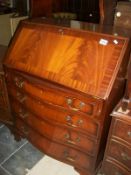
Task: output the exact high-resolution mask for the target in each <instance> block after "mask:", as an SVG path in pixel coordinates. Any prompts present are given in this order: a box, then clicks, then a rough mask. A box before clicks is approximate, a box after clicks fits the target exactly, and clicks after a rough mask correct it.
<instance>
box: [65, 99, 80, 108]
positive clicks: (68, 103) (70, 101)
mask: <svg viewBox="0 0 131 175" xmlns="http://www.w3.org/2000/svg"><path fill="white" fill-rule="evenodd" d="M72 104H73V100H72V99H71V98H68V99H67V105H68V107H69V109H71V110H73V111H79V110H80V109H78V108H74V107H73V106H72Z"/></svg>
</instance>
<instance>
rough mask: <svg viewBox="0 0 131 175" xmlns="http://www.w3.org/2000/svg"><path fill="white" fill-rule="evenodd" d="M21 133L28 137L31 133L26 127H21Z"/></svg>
mask: <svg viewBox="0 0 131 175" xmlns="http://www.w3.org/2000/svg"><path fill="white" fill-rule="evenodd" d="M21 131H22V132H23V134H25V135H26V136H28V134H29V131H28V129H27V128H26V127H25V126H22V127H21Z"/></svg>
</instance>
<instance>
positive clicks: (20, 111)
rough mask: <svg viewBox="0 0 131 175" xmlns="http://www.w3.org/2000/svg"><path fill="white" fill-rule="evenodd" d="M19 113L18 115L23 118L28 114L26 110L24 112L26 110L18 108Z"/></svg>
mask: <svg viewBox="0 0 131 175" xmlns="http://www.w3.org/2000/svg"><path fill="white" fill-rule="evenodd" d="M19 115H20V117H21V118H23V119H25V118H27V117H28V115H29V114H28V112H26V111H24V110H22V109H20V110H19Z"/></svg>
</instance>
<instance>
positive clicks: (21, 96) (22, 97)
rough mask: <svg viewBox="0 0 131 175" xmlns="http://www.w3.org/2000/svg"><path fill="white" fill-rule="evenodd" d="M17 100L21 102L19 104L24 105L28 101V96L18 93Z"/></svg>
mask: <svg viewBox="0 0 131 175" xmlns="http://www.w3.org/2000/svg"><path fill="white" fill-rule="evenodd" d="M16 96H17V99H18V100H19V102H21V103H23V102H24V101H25V100H26V96H23V94H21V93H19V92H17V94H16Z"/></svg>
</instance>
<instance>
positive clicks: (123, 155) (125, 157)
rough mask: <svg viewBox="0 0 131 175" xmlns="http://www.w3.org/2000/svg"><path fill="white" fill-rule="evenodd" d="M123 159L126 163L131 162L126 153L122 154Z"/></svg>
mask: <svg viewBox="0 0 131 175" xmlns="http://www.w3.org/2000/svg"><path fill="white" fill-rule="evenodd" d="M121 157H122V159H123V160H125V161H129V160H131V157H130V156H128V155H127V154H126V153H121Z"/></svg>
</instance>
